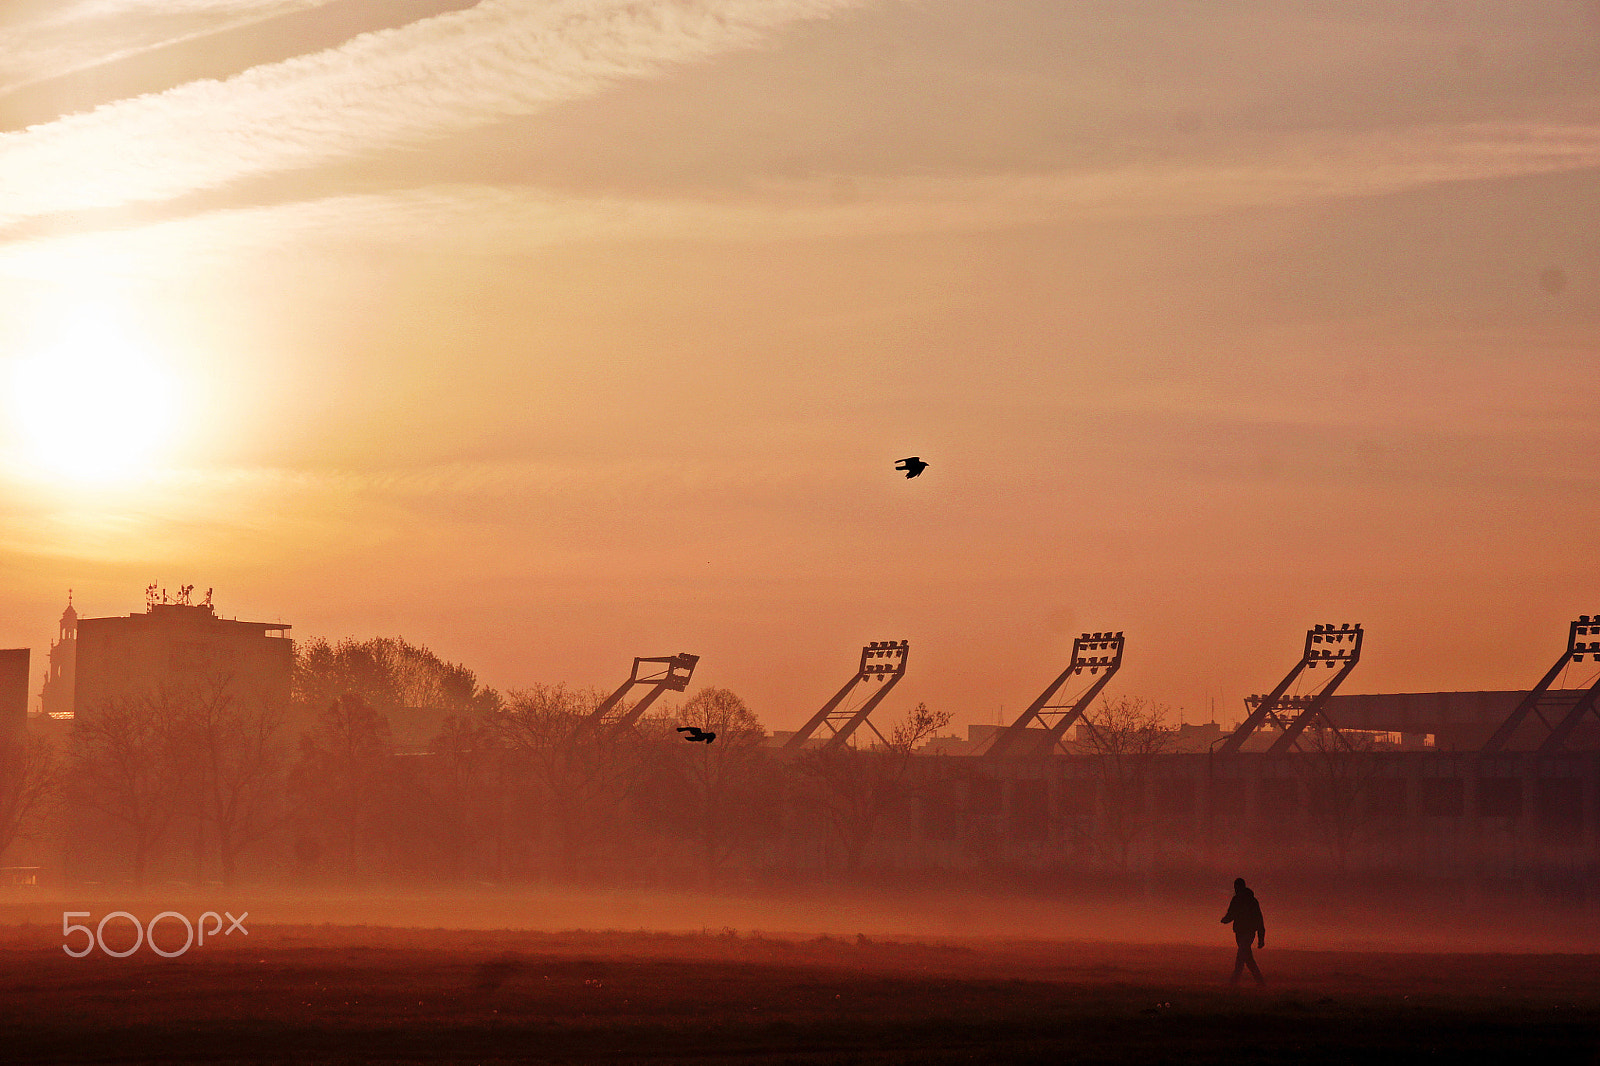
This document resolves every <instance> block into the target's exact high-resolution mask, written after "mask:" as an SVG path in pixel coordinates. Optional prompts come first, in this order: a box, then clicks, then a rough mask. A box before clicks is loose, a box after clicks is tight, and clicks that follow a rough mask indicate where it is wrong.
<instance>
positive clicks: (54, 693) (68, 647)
mask: <svg viewBox="0 0 1600 1066" xmlns="http://www.w3.org/2000/svg"><path fill="white" fill-rule="evenodd" d="M77 674H78V612H77V611H76V610H74V609H73V606H72V590H71V589H68V590H67V609H66V610H64V611H62V612H61V631H60V632H59V633H58V634H57V636H56V639H55V640H54V641H53V642H52V643H51V645H50V669H49V671H48V672H47V673H46V674H45V675H44V691H42V692H41V693H40V694H39V705H40V709H41V710H43V711H44V713H45V714H47V715H49V716H50V717H51V718H71V717H72V708H73V693H74V690H75V689H76V688H77Z"/></svg>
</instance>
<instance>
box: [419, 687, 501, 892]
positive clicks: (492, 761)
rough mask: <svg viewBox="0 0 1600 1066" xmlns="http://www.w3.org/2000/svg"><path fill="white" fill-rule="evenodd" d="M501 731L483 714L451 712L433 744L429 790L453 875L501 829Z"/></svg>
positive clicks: (457, 873) (431, 748) (462, 872)
mask: <svg viewBox="0 0 1600 1066" xmlns="http://www.w3.org/2000/svg"><path fill="white" fill-rule="evenodd" d="M501 747H502V736H501V733H500V732H499V730H497V729H496V728H495V727H494V725H493V724H492V723H491V722H489V721H486V720H484V719H480V718H470V717H458V716H456V715H451V716H450V717H449V718H446V719H445V721H444V726H443V728H442V729H440V731H439V734H438V735H437V736H435V737H434V738H433V742H432V744H431V745H430V746H429V748H430V750H431V751H432V753H433V756H434V760H433V762H434V765H433V766H432V768H431V769H432V772H431V773H430V774H429V776H428V782H427V790H428V795H429V798H430V800H431V801H432V805H433V814H434V817H435V819H436V820H437V822H438V824H439V827H440V833H441V843H442V844H443V847H444V851H445V861H446V864H447V865H448V867H449V870H450V874H451V876H452V877H456V878H459V877H461V876H462V875H463V874H464V873H465V872H466V866H467V855H468V852H469V851H470V850H471V849H472V847H473V846H474V845H476V844H477V843H478V842H479V841H481V840H483V839H484V838H485V837H487V836H489V835H491V834H493V835H495V836H496V837H498V835H499V831H500V828H501V826H500V822H501V820H502V814H503V807H502V801H503V796H502V793H503V787H504V780H503V778H502V776H501V773H500V771H501V767H502V765H503V762H504V760H503V759H502V758H501V756H502V751H501Z"/></svg>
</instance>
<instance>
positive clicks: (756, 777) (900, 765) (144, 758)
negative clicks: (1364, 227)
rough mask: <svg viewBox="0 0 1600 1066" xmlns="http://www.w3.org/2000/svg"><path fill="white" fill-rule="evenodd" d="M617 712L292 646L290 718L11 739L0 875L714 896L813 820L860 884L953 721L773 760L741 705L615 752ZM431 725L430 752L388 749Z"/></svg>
mask: <svg viewBox="0 0 1600 1066" xmlns="http://www.w3.org/2000/svg"><path fill="white" fill-rule="evenodd" d="M602 698H603V696H602V694H601V693H599V692H597V691H593V690H588V689H578V688H570V687H567V686H565V685H559V684H555V685H542V684H541V685H533V686H531V687H529V688H526V689H517V690H511V691H508V692H505V693H501V692H498V691H496V690H494V689H492V688H488V687H486V686H484V685H482V684H480V683H479V682H478V679H477V677H476V675H475V674H474V673H473V671H471V670H470V669H468V668H466V667H464V666H462V665H461V664H459V663H451V662H446V661H445V660H443V659H441V658H440V657H439V656H437V655H436V654H434V653H433V652H432V651H430V650H429V649H427V648H425V647H422V646H419V645H415V644H412V643H409V642H407V641H405V640H403V639H399V638H389V637H380V638H374V639H371V640H364V641H357V640H343V641H339V642H330V641H326V640H311V641H305V642H301V643H300V644H298V645H297V646H296V656H295V661H294V671H293V679H292V688H291V696H290V700H289V702H288V703H287V704H286V705H273V704H268V703H262V702H260V701H259V700H252V699H250V698H248V697H247V696H245V695H241V693H240V692H239V691H238V690H237V689H236V687H235V686H234V685H233V684H232V683H231V679H230V678H229V677H227V676H226V675H217V676H212V677H208V678H205V679H203V680H201V681H199V682H196V683H193V684H189V685H184V686H175V685H164V686H162V687H159V688H157V689H155V690H153V691H149V692H144V693H138V694H132V695H128V696H125V697H122V698H119V699H115V700H112V701H109V702H107V703H105V704H103V705H101V706H98V707H94V708H85V709H83V711H82V712H81V713H80V714H78V715H77V716H76V718H75V719H74V720H73V721H72V723H71V728H70V730H69V731H68V736H67V737H66V739H65V742H64V743H57V744H54V745H52V744H50V743H48V742H47V741H46V740H45V739H44V738H42V737H39V736H37V735H33V734H31V733H29V732H28V731H27V730H21V731H18V732H17V734H16V735H15V736H12V737H0V855H3V854H4V853H5V851H6V848H7V847H8V846H10V845H12V844H13V843H14V842H16V841H20V840H31V841H32V842H33V843H34V844H35V845H38V844H39V843H40V842H43V844H44V845H46V848H47V850H48V846H49V845H52V844H53V845H56V846H58V848H59V853H60V855H61V861H62V863H63V865H64V866H65V867H66V871H67V874H68V876H69V877H73V878H76V879H89V880H126V881H131V882H133V883H134V884H136V885H145V884H149V883H151V882H156V881H166V880H179V881H184V882H189V883H204V882H208V881H215V882H221V883H223V884H234V883H237V882H239V881H240V880H241V879H248V880H257V879H271V880H278V881H287V882H290V883H300V884H305V885H318V884H360V883H370V882H375V881H385V880H410V881H416V880H423V881H427V880H437V881H473V880H476V881H484V882H495V883H499V882H507V881H527V880H544V879H552V878H562V879H565V878H585V877H593V876H607V877H615V876H618V875H619V874H626V876H629V877H651V878H656V879H662V880H672V879H679V880H681V879H685V878H693V879H697V880H701V881H705V880H715V879H717V878H718V877H720V876H722V875H723V874H724V873H726V872H727V871H729V870H730V869H732V868H735V867H738V866H739V865H741V864H746V865H747V864H749V863H750V862H751V861H753V859H754V858H755V856H756V855H757V854H758V853H759V852H760V849H761V848H762V847H763V846H764V845H769V844H771V842H773V841H774V840H776V839H778V838H779V837H780V836H781V835H782V834H783V833H784V831H785V828H786V827H785V826H784V824H783V821H784V817H785V814H784V811H785V809H786V801H790V802H789V806H790V807H791V808H792V806H793V805H794V804H793V801H798V805H799V806H800V807H801V808H803V809H804V810H805V811H806V812H807V816H808V819H810V820H812V821H814V826H813V827H812V828H814V829H815V830H816V831H817V833H819V834H821V835H823V836H826V837H828V838H829V839H830V840H831V841H832V843H833V845H834V847H835V849H836V851H837V852H838V854H839V855H840V856H841V860H840V865H841V867H842V868H845V869H847V870H855V869H858V868H859V866H860V864H861V859H862V855H863V854H864V850H865V847H866V844H867V841H868V840H869V839H870V838H871V836H872V834H873V833H874V831H875V830H876V829H877V828H878V826H879V824H880V822H881V820H882V818H883V817H884V815H885V813H886V812H887V811H888V810H890V809H891V808H892V807H893V806H894V805H895V804H896V803H897V802H901V801H902V800H903V796H904V793H905V792H906V790H907V788H908V787H909V782H908V780H907V775H906V765H907V763H908V761H909V759H910V757H911V753H912V751H913V750H914V748H915V747H917V746H919V745H920V744H922V743H924V742H925V741H926V740H927V739H928V738H929V737H931V736H932V735H934V733H936V732H937V731H938V730H939V729H940V728H943V727H944V726H946V725H948V723H949V720H950V716H949V715H948V714H947V713H935V712H931V711H929V710H928V709H927V708H926V707H925V706H919V707H918V708H917V709H916V710H915V711H913V712H911V713H910V714H909V715H908V716H907V717H906V719H905V720H904V721H902V722H900V723H899V724H898V725H896V726H895V727H894V728H893V729H891V730H890V732H889V733H888V734H887V737H888V739H887V740H886V741H885V742H883V743H880V744H877V745H874V746H872V747H867V748H860V749H851V748H847V749H843V750H840V751H836V752H832V753H827V754H823V753H820V752H808V753H806V754H805V755H803V756H802V757H801V758H799V759H796V760H783V761H780V760H779V759H777V758H776V755H775V752H774V751H773V749H771V748H770V747H769V746H768V745H767V744H766V736H767V734H766V730H765V729H764V727H763V725H762V723H761V721H760V719H759V718H758V717H757V716H756V714H755V713H754V712H753V711H752V710H751V709H750V708H749V707H748V706H747V705H746V704H745V702H744V700H743V699H741V698H740V697H739V696H738V695H737V694H736V693H734V692H731V691H729V690H728V689H724V688H702V689H700V690H699V691H698V692H696V693H694V694H693V695H691V696H689V697H687V698H686V699H683V700H681V701H680V702H678V703H668V704H666V705H658V708H657V709H655V710H653V711H652V712H651V713H650V714H648V715H647V716H645V717H644V718H642V719H641V720H640V721H639V722H638V724H637V726H636V727H635V728H632V729H628V730H624V731H623V732H621V733H620V734H617V735H615V736H608V735H602V734H599V733H597V732H595V731H592V730H585V729H583V728H582V724H583V722H584V721H585V719H586V718H587V717H588V716H589V715H590V713H591V712H592V711H593V710H594V709H595V708H596V707H597V706H598V704H599V702H600V700H601V699H602ZM419 709H421V710H425V711H426V712H428V718H429V720H430V721H433V722H435V723H436V728H435V729H434V730H433V735H432V736H431V737H430V738H429V739H428V740H427V741H426V743H424V744H421V745H417V744H414V743H413V744H400V743H397V741H396V736H395V729H394V722H395V721H396V720H397V718H400V717H407V718H408V720H409V719H414V718H415V716H416V715H415V712H417V711H418V710H419ZM678 726H694V727H698V728H700V729H702V730H706V731H708V732H714V733H716V740H715V742H714V743H711V744H703V743H697V744H690V743H685V742H684V739H683V737H682V736H681V735H680V734H679V733H678V732H677V731H676V730H677V727H678Z"/></svg>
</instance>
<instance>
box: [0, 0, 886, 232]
mask: <svg viewBox="0 0 1600 1066" xmlns="http://www.w3.org/2000/svg"><path fill="white" fill-rule="evenodd" d="M857 4H858V0H664V2H661V3H653V4H639V3H636V2H633V0H553V2H551V0H484V2H483V3H481V4H479V5H477V6H476V7H473V8H470V9H467V10H464V11H458V12H451V13H449V14H445V15H439V16H436V17H434V18H430V19H423V20H421V21H419V22H415V23H412V24H409V25H406V26H403V27H399V28H396V29H391V30H384V31H379V32H375V33H369V34H364V35H362V36H360V37H357V38H355V39H353V40H351V41H350V42H348V43H347V44H345V45H343V46H341V47H339V48H335V49H330V50H328V51H326V52H320V53H317V54H315V55H309V56H302V57H299V58H296V59H293V60H289V61H286V62H283V63H275V64H271V65H268V66H263V67H257V68H254V69H252V70H249V71H246V72H245V73H243V74H241V75H239V76H237V77H234V78H231V79H229V80H227V81H225V82H195V83H190V84H188V85H184V86H180V87H178V88H176V89H172V90H169V91H167V92H163V93H160V94H157V95H152V96H146V97H140V98H137V99H133V100H126V101H122V102H119V103H116V104H111V105H107V106H105V107H101V108H98V109H97V110H95V111H93V112H90V113H88V114H83V115H74V116H71V117H68V118H64V119H61V120H59V121H56V122H52V123H48V124H45V125H42V126H37V127H33V128H30V129H28V130H25V131H22V132H19V133H13V134H6V135H3V136H0V222H4V221H10V222H14V221H17V220H20V219H25V218H28V217H32V216H39V215H51V214H56V213H62V212H71V211H79V210H84V209H90V208H101V207H111V206H117V205H125V204H137V203H148V202H151V201H160V200H163V199H167V198H170V197H175V196H181V195H183V194H186V193H191V192H194V191H197V190H202V189H210V188H215V187H217V186H219V185H223V184H225V183H227V182H230V181H234V180H237V179H240V178H244V177H247V176H252V175H258V174H262V173H270V172H275V171H283V170H291V169H299V168H308V167H315V166H317V165H319V164H324V163H327V162H330V161H333V160H338V159H342V158H345V157H348V156H351V155H355V154H359V153H362V152H367V151H372V150H375V149H385V148H388V149H392V148H402V147H407V146H413V145H417V144H422V143H425V142H427V141H429V140H431V139H433V138H437V137H440V136H442V135H445V134H447V133H450V132H452V131H456V130H461V129H464V128H471V127H475V126H482V125H486V124H489V123H493V122H496V121H499V120H502V119H505V118H508V117H511V116H515V115H521V114H526V113H529V112H531V111H534V110H537V109H539V108H542V107H545V106H548V105H550V104H552V103H554V102H557V101H561V100H566V99H570V98H573V97H577V96H581V95H584V94H587V93H591V92H594V91H595V90H597V89H599V88H601V87H602V86H604V85H606V84H608V83H611V82H614V81H616V80H618V79H625V78H636V77H643V76H647V75H651V74H654V73H657V72H660V71H662V70H663V69H666V68H667V67H669V66H670V65H672V64H677V63H687V62H692V61H695V60H700V59H704V58H706V57H709V56H713V55H716V54H718V53H721V52H725V51H727V50H730V49H736V48H743V47H749V46H752V45H754V44H756V43H758V42H759V41H761V40H762V39H763V36H764V35H765V34H767V33H769V32H770V31H772V30H774V29H776V28H777V27H780V26H782V25H784V24H786V23H789V22H792V21H795V20H798V19H806V18H818V17H824V16H827V15H830V14H833V13H835V12H838V11H841V10H844V9H847V8H850V7H854V6H857Z"/></svg>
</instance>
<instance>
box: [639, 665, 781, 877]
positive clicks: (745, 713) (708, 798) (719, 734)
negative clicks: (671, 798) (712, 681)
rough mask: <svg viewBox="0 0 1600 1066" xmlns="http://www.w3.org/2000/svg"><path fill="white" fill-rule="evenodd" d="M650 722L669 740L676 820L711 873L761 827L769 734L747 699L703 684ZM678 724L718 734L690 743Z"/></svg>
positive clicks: (667, 753)
mask: <svg viewBox="0 0 1600 1066" xmlns="http://www.w3.org/2000/svg"><path fill="white" fill-rule="evenodd" d="M649 724H650V725H652V726H653V727H654V728H655V729H656V730H657V731H659V733H660V735H661V736H662V737H663V738H664V740H665V743H664V745H663V748H664V750H663V752H662V754H663V755H664V756H665V758H664V759H663V760H662V764H663V768H664V769H665V770H666V771H667V772H668V773H670V774H671V777H672V781H673V784H674V785H676V788H674V789H672V791H674V792H676V793H677V797H676V800H675V802H673V803H672V805H671V806H672V811H673V814H672V824H673V825H674V826H676V827H678V829H679V830H680V832H683V833H684V834H685V835H687V836H689V837H690V838H691V839H694V840H695V841H696V842H697V844H698V846H699V850H700V861H701V866H702V868H703V870H704V873H705V875H706V876H707V877H708V878H709V877H713V876H715V874H716V872H717V870H718V869H720V868H721V867H722V865H723V864H724V863H725V862H726V861H727V860H728V859H729V858H730V857H731V855H732V854H733V852H734V851H735V850H736V849H737V848H738V847H739V846H740V845H741V844H743V843H745V842H747V841H748V840H749V839H750V837H751V835H752V834H753V832H754V831H755V830H756V829H757V827H758V823H759V807H760V804H761V802H762V799H763V795H762V792H763V790H762V789H761V788H760V785H761V783H762V776H763V775H762V769H763V768H764V767H765V766H766V762H767V760H766V759H765V758H764V755H765V752H764V751H763V750H762V744H763V742H764V740H765V739H766V731H765V730H764V729H763V728H762V727H761V721H760V719H758V718H757V717H756V716H755V714H754V712H752V711H751V710H750V708H749V707H748V706H746V705H745V702H744V700H742V699H740V698H739V696H738V695H737V694H735V693H734V692H732V691H730V690H728V689H725V688H703V689H701V690H700V691H699V692H697V693H695V694H694V695H693V696H692V697H690V698H689V699H688V700H687V701H685V702H684V703H683V704H682V705H681V706H678V707H669V708H666V709H664V710H663V711H662V712H660V713H659V714H658V715H655V716H653V717H652V719H651V720H650V722H649ZM678 725H682V726H692V727H694V728H697V729H701V730H704V731H706V732H709V733H715V734H716V739H715V740H714V741H712V742H711V743H687V742H685V741H684V739H683V738H682V737H679V736H678V735H677V734H676V732H674V729H675V727H676V726H678Z"/></svg>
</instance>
